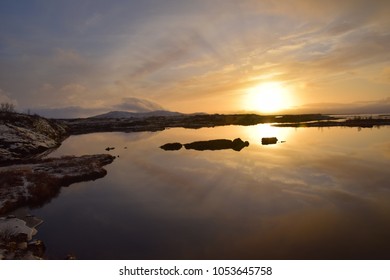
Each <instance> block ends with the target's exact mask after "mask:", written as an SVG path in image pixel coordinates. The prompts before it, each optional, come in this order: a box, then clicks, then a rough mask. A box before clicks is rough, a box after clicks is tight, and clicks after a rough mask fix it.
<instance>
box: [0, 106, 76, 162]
mask: <svg viewBox="0 0 390 280" xmlns="http://www.w3.org/2000/svg"><path fill="white" fill-rule="evenodd" d="M67 136H68V134H67V127H66V126H65V125H63V124H62V123H60V122H59V121H54V120H48V119H45V118H42V117H39V116H29V115H24V114H17V113H12V114H5V113H1V112H0V163H2V164H4V163H10V162H11V163H12V162H19V161H23V160H26V159H31V158H40V157H42V156H43V155H45V154H46V153H47V152H48V151H51V150H53V149H55V148H57V147H58V146H60V144H61V142H62V141H63V140H64V139H65V138H66V137H67Z"/></svg>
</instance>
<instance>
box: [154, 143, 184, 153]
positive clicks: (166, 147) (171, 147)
mask: <svg viewBox="0 0 390 280" xmlns="http://www.w3.org/2000/svg"><path fill="white" fill-rule="evenodd" d="M182 147H183V145H182V144H180V143H177V142H175V143H167V144H165V145H162V146H161V147H160V148H161V149H163V150H165V151H177V150H180V149H181V148H182Z"/></svg>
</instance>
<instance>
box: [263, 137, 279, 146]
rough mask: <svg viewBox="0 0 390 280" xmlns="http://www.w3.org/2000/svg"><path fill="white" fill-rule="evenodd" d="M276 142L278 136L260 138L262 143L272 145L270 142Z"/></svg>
mask: <svg viewBox="0 0 390 280" xmlns="http://www.w3.org/2000/svg"><path fill="white" fill-rule="evenodd" d="M277 142H278V138H276V137H264V138H261V144H262V145H272V144H276V143H277Z"/></svg>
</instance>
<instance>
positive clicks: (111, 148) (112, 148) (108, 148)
mask: <svg viewBox="0 0 390 280" xmlns="http://www.w3.org/2000/svg"><path fill="white" fill-rule="evenodd" d="M105 150H106V151H107V152H109V151H111V150H115V147H107V148H106V149H105Z"/></svg>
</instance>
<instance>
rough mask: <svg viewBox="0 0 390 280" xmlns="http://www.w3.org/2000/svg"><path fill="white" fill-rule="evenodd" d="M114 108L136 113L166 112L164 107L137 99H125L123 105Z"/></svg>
mask: <svg viewBox="0 0 390 280" xmlns="http://www.w3.org/2000/svg"><path fill="white" fill-rule="evenodd" d="M113 108H116V109H118V110H125V111H129V112H136V113H140V112H150V111H157V110H164V108H163V107H161V106H160V105H159V104H157V103H155V102H153V101H150V100H146V99H141V98H136V97H127V98H123V99H122V103H120V104H116V105H114V106H113Z"/></svg>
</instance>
